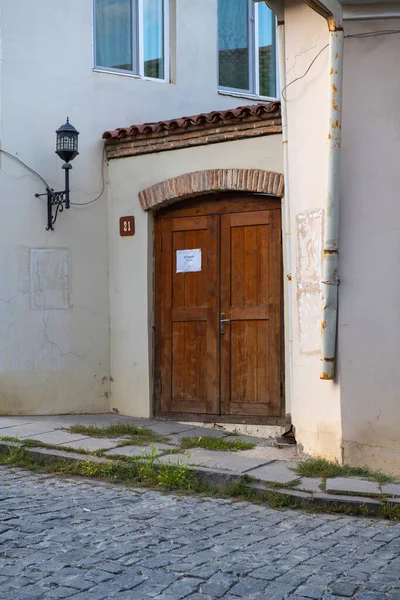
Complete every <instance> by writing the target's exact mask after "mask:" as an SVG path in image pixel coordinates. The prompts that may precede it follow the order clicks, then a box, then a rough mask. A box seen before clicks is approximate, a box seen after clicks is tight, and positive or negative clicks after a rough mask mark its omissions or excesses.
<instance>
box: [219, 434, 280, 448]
mask: <svg viewBox="0 0 400 600" xmlns="http://www.w3.org/2000/svg"><path fill="white" fill-rule="evenodd" d="M225 435H226V434H225ZM227 439H229V440H232V441H234V440H240V441H241V442H246V443H247V444H254V445H255V446H272V445H273V438H259V437H254V436H252V435H230V436H229V437H228V438H227Z"/></svg>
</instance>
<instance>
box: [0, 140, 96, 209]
mask: <svg viewBox="0 0 400 600" xmlns="http://www.w3.org/2000/svg"><path fill="white" fill-rule="evenodd" d="M0 153H2V154H4V156H7V157H8V158H10V159H12V160H15V161H16V162H17V163H19V164H20V165H22V166H23V167H24V168H25V169H27V170H28V171H29V172H30V173H32V175H35V177H38V178H39V179H40V181H42V183H44V185H45V186H46V191H52V189H51V187H50V186H49V184H48V183H47V181H46V180H45V179H44V178H43V177H42V176H41V175H40V173H38V172H37V171H35V170H34V169H32V168H31V167H30V166H29V165H27V164H26V163H24V161H23V160H21V159H20V158H18V157H17V156H14V154H10V152H6V151H5V150H2V149H1V148H0ZM104 161H105V147H104V146H103V153H102V161H101V178H102V182H103V185H102V189H101V192H100V194H99V195H98V196H97V197H96V198H94V199H93V200H90V201H89V202H71V206H88V204H93V203H94V202H97V200H100V198H101V197H102V195H103V194H104V190H105V187H106V182H105V177H104Z"/></svg>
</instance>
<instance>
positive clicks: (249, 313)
mask: <svg viewBox="0 0 400 600" xmlns="http://www.w3.org/2000/svg"><path fill="white" fill-rule="evenodd" d="M230 312H231V315H230V319H231V321H259V320H260V319H262V320H264V319H269V305H268V306H232V307H231V311H230Z"/></svg>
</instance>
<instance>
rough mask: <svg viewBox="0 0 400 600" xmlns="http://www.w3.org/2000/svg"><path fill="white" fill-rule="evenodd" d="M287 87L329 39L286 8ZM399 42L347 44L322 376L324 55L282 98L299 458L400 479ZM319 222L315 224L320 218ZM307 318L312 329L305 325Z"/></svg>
mask: <svg viewBox="0 0 400 600" xmlns="http://www.w3.org/2000/svg"><path fill="white" fill-rule="evenodd" d="M285 22H286V52H287V56H286V58H287V82H286V83H289V82H290V81H292V80H293V79H295V78H296V77H299V76H301V75H302V74H303V73H304V72H305V71H306V70H307V68H308V66H309V65H310V63H311V61H312V60H313V59H314V57H315V56H316V54H317V53H318V52H319V51H320V50H321V49H322V48H323V46H325V45H326V44H327V43H328V31H327V26H326V23H325V21H324V20H323V19H322V18H321V17H319V16H318V15H317V14H316V13H314V12H313V11H312V10H311V9H310V8H308V7H307V6H305V5H304V4H303V3H302V2H300V1H297V0H293V1H292V0H291V1H290V2H288V3H287V5H286V11H285ZM395 29H400V19H390V20H385V19H382V20H376V21H373V20H368V21H363V22H357V21H351V22H345V35H346V36H347V35H351V34H357V33H365V32H371V31H382V30H395ZM398 46H399V38H398V36H397V35H385V36H379V37H371V38H363V39H361V38H358V39H357V38H346V40H345V56H344V85H343V90H344V96H343V129H342V134H343V143H342V162H341V192H340V252H339V257H340V266H339V278H340V287H339V328H338V365H337V379H336V381H335V382H327V381H320V380H319V344H320V342H319V338H320V335H319V326H320V321H321V320H320V316H319V310H320V300H319V286H318V281H319V279H320V277H321V271H320V266H321V239H322V227H321V225H322V224H323V218H324V205H325V181H326V159H327V154H326V149H327V145H326V137H327V114H328V113H327V111H328V104H327V99H328V97H327V92H328V76H327V75H328V63H327V61H328V52H327V51H325V52H323V53H322V54H321V56H320V57H319V58H318V59H317V61H316V62H315V64H314V65H313V66H312V68H311V70H310V72H309V74H308V75H307V76H306V77H304V78H303V79H301V80H299V81H297V82H296V83H295V84H294V85H293V86H290V87H289V88H288V90H287V91H286V94H287V98H288V104H287V106H288V118H289V123H288V127H289V181H288V182H287V185H289V189H290V203H291V212H292V224H291V226H292V242H293V244H292V257H293V261H294V264H295V265H296V274H295V281H294V285H293V299H294V303H295V307H296V308H295V311H294V312H295V313H296V314H295V315H294V320H293V327H294V335H293V340H294V345H293V352H294V358H293V404H292V417H293V423H294V425H295V427H296V437H297V441H298V442H299V443H300V444H301V445H302V446H303V447H304V450H305V452H306V453H307V454H311V455H314V456H318V455H319V456H324V457H327V458H336V459H338V460H339V461H344V462H345V463H347V464H352V465H359V466H363V465H368V466H369V467H370V468H372V469H377V470H383V471H385V472H388V473H393V474H395V475H397V476H399V475H400V452H399V450H400V434H399V428H398V423H399V422H400V393H399V389H400V373H399V370H398V369H397V358H398V355H399V351H400V333H399V327H398V313H399V311H398V307H399V300H398V296H399V292H400V288H399V284H398V282H397V277H396V273H397V270H398V248H399V245H400V234H399V231H400V216H399V214H400V213H399V210H398V197H399V192H400V184H399V181H398V156H399V154H400V124H399V119H398V104H399V100H400V82H399V79H398V77H396V76H394V75H393V64H394V63H393V60H395V59H394V57H395V56H397V53H398ZM321 221H322V223H321ZM313 323H315V324H316V327H313Z"/></svg>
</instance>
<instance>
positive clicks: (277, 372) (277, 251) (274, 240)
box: [268, 210, 282, 414]
mask: <svg viewBox="0 0 400 600" xmlns="http://www.w3.org/2000/svg"><path fill="white" fill-rule="evenodd" d="M269 239H270V244H269V248H270V250H269V255H270V263H269V268H270V278H269V280H270V297H269V301H270V304H273V306H274V311H273V317H272V318H271V321H270V328H271V329H270V335H269V339H270V348H269V356H270V361H269V365H268V366H269V369H268V370H269V381H270V387H269V397H270V400H271V402H272V403H273V408H272V410H273V411H274V413H275V414H276V413H277V412H279V410H280V408H281V404H282V398H281V352H276V351H274V349H275V348H280V345H281V339H282V335H281V294H282V267H281V256H282V249H281V213H280V211H277V210H274V211H272V212H271V232H270V236H269Z"/></svg>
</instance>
